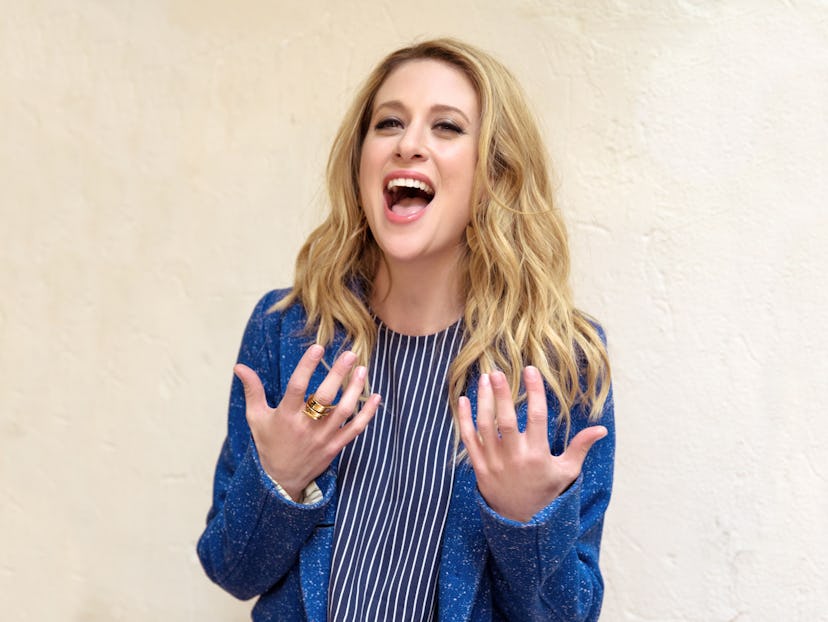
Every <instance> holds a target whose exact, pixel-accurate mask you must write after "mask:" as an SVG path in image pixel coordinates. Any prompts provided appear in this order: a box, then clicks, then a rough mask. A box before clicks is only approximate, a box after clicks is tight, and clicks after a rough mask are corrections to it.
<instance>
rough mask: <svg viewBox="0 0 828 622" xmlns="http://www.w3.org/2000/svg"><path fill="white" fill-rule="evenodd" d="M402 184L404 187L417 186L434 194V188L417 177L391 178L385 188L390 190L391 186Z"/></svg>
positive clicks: (395, 186) (396, 186)
mask: <svg viewBox="0 0 828 622" xmlns="http://www.w3.org/2000/svg"><path fill="white" fill-rule="evenodd" d="M401 186H404V187H406V188H419V189H420V190H422V191H423V192H427V193H428V194H434V190H433V189H432V188H431V186H429V185H428V184H427V183H425V182H424V181H420V180H419V179H408V178H403V177H400V178H397V179H392V180H391V181H389V182H388V185H387V186H386V188H387V189H388V190H391V189H392V188H398V187H401Z"/></svg>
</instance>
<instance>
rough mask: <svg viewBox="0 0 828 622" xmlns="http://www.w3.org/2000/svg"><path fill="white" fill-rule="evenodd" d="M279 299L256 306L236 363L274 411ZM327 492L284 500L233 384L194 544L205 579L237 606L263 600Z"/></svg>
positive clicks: (289, 563) (270, 297) (290, 562)
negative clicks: (209, 497)
mask: <svg viewBox="0 0 828 622" xmlns="http://www.w3.org/2000/svg"><path fill="white" fill-rule="evenodd" d="M283 294H284V292H275V291H274V292H271V293H269V294H267V295H266V296H264V297H263V298H262V299H261V300H260V301H259V303H258V304H257V305H256V308H255V310H254V311H253V314H252V316H251V317H250V320H249V322H248V323H247V328H246V329H245V332H244V337H243V338H242V344H241V348H240V351H239V357H238V361H239V362H240V363H244V364H245V365H247V366H248V367H250V368H251V369H253V370H254V371H255V372H256V373H257V374H258V375H259V378H261V380H262V384H263V385H264V387H265V394H266V396H267V399H268V402H269V403H270V405H271V406H275V405H276V404H278V402H279V401H280V400H281V388H280V387H281V386H282V382H281V378H280V377H279V360H280V345H281V343H280V341H281V339H280V336H281V328H282V327H281V313H280V312H274V313H268V309H269V308H270V307H271V306H272V305H273V304H274V303H275V302H277V301H278V300H279V299H280V298H281V295H283ZM331 496H332V487H330V486H329V487H328V490H327V491H325V490H323V497H322V499H321V500H320V501H318V502H317V503H314V504H312V505H302V504H298V503H293V502H292V501H290V500H287V499H285V498H284V497H283V496H282V495H281V494H280V493H279V492H278V490H277V489H276V486H275V485H274V483H273V481H272V480H271V479H270V478H269V477H268V476H267V473H266V472H265V471H264V469H263V468H262V466H261V463H260V462H259V456H258V452H257V451H256V446H255V444H254V442H253V439H252V436H251V434H250V428H249V427H248V425H247V418H246V416H245V399H244V391H243V388H242V384H241V382H240V381H239V380H238V378H235V377H234V378H233V385H232V389H231V393H230V408H229V414H228V428H227V437H226V438H225V440H224V444H223V446H222V448H221V452H220V454H219V458H218V463H217V465H216V472H215V478H214V483H213V503H212V507H211V508H210V511H209V513H208V514H207V527H206V529H205V530H204V533H203V534H202V535H201V538H200V539H199V542H198V547H197V550H198V556H199V559H200V560H201V564H202V566H203V567H204V570H205V571H206V573H207V575H208V576H209V577H210V579H212V580H213V581H215V582H216V583H217V584H219V585H220V586H221V587H223V588H224V589H225V590H227V591H228V592H230V593H231V594H233V595H234V596H236V597H237V598H241V599H248V598H252V597H253V596H256V595H259V594H262V593H264V592H266V591H267V590H268V589H270V587H272V586H273V585H275V584H276V583H278V582H279V580H280V579H281V578H282V577H283V576H284V575H285V574H286V573H287V572H288V571H289V570H290V569H291V568H292V567H293V566H294V565H295V564H297V563H298V557H299V550H300V549H301V547H302V544H303V543H304V542H305V541H306V540H307V538H308V537H309V536H310V534H311V532H312V531H313V529H314V526H315V525H316V524H317V523H318V522H319V521H320V520H322V518H323V516H324V511H325V506H327V504H328V503H329V502H330V500H331Z"/></svg>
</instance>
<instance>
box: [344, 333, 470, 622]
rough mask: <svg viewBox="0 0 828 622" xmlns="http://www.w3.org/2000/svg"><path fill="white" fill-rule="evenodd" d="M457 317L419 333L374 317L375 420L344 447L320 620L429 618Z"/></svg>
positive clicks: (448, 481) (449, 448) (445, 479)
mask: <svg viewBox="0 0 828 622" xmlns="http://www.w3.org/2000/svg"><path fill="white" fill-rule="evenodd" d="M462 335H463V331H462V320H459V321H457V322H456V323H455V324H453V325H451V326H449V327H448V328H447V329H445V330H443V331H441V332H439V333H436V334H433V335H423V336H408V335H401V334H399V333H395V332H394V331H392V330H391V329H389V328H388V327H387V326H385V325H384V324H382V323H381V322H379V321H378V331H377V343H376V347H375V348H374V353H373V356H372V361H371V366H370V372H369V373H370V380H371V390H372V391H374V392H377V393H379V394H380V395H382V399H383V403H382V405H381V406H380V408H379V410H378V411H377V414H376V415H375V417H374V420H373V422H372V423H371V424H370V425H369V426H368V427H367V428H366V429H365V431H364V432H362V434H360V435H359V436H358V437H357V438H356V439H355V440H354V441H353V442H352V443H351V444H350V445H348V446H347V447H346V448H345V449H344V450H343V452H342V455H341V458H340V461H339V474H338V478H339V502H338V506H337V515H336V526H335V531H334V545H333V559H332V564H331V579H330V584H329V585H330V587H329V592H328V619H329V620H331V621H332V622H345V621H349V622H350V621H355V620H359V621H360V622H362V621H364V620H383V621H392V620H399V621H402V620H405V621H406V622H408V621H411V620H414V621H417V620H432V619H433V618H434V614H435V610H436V597H435V594H436V586H437V574H438V565H439V560H440V545H441V542H442V538H443V528H444V526H445V521H446V515H447V513H448V505H449V499H450V498H451V490H452V483H453V479H454V460H453V450H454V432H453V426H452V419H451V412H450V409H449V404H448V395H447V383H446V376H447V371H448V367H449V364H450V363H451V361H452V360H453V359H454V357H455V355H456V354H457V352H458V351H459V349H460V346H461V343H462Z"/></svg>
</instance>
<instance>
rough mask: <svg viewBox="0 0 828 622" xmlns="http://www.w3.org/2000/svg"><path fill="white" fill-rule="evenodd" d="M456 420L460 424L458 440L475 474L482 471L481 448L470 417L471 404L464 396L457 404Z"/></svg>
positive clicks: (482, 457)
mask: <svg viewBox="0 0 828 622" xmlns="http://www.w3.org/2000/svg"><path fill="white" fill-rule="evenodd" d="M457 418H458V420H459V422H460V440H462V441H463V445H465V446H466V451H468V452H469V459H470V460H471V463H472V467H473V468H474V470H475V472H478V469H482V468H483V465H484V464H485V459H484V456H483V447H481V446H480V439H479V438H478V436H477V430H476V429H475V427H474V421H472V415H471V402H470V401H469V398H467V397H466V396H465V395H464V396H462V397H461V398H460V401H459V402H458V404H457Z"/></svg>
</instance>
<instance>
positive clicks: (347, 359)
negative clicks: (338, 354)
mask: <svg viewBox="0 0 828 622" xmlns="http://www.w3.org/2000/svg"><path fill="white" fill-rule="evenodd" d="M355 360H356V354H354V353H353V352H351V351H350V350H348V351H347V352H345V353H344V354H343V355H342V362H343V363H345V364H346V365H351V364H352V363H353V362H354V361H355Z"/></svg>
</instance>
